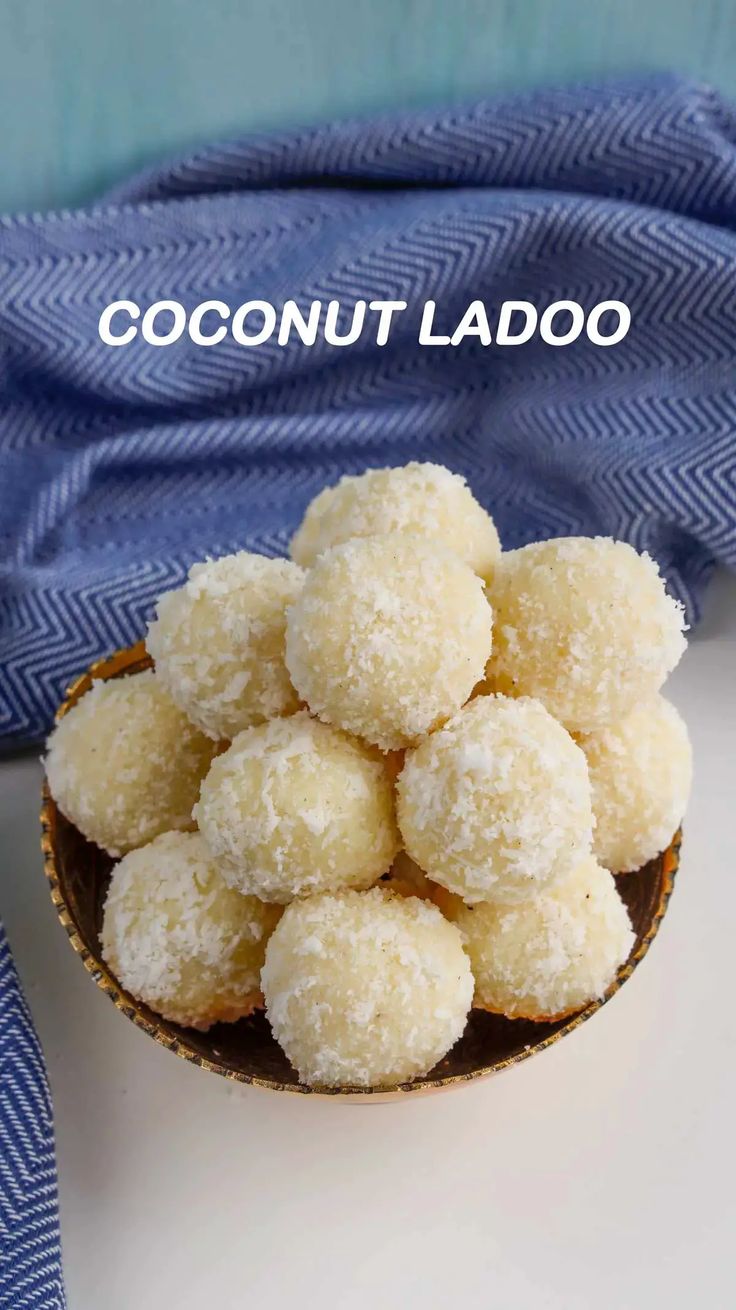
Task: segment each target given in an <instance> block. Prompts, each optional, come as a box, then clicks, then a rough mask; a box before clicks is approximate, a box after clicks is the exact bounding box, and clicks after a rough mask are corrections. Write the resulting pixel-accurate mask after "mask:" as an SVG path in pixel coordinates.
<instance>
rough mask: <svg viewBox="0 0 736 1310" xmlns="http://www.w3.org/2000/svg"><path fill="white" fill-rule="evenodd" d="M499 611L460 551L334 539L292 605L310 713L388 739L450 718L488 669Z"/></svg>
mask: <svg viewBox="0 0 736 1310" xmlns="http://www.w3.org/2000/svg"><path fill="white" fill-rule="evenodd" d="M492 624H493V615H492V612H491V608H490V606H489V604H488V603H487V601H486V599H485V596H484V594H483V584H482V582H481V580H480V578H478V577H477V576H476V575H475V574H474V573H473V571H472V569H471V568H469V566H468V565H467V564H464V563H463V562H462V560H460V559H458V557H457V556H456V555H453V554H452V553H451V552H449V551H447V550H445V549H444V548H439V547H436V546H432V545H430V544H429V543H428V542H427V541H424V540H423V539H422V538H421V537H417V536H411V535H409V534H407V535H405V536H401V535H398V534H396V533H395V534H394V535H393V536H387V537H366V538H363V539H357V540H355V541H350V542H347V543H346V544H345V545H342V546H335V547H333V548H332V549H330V550H328V551H326V552H325V553H324V555H321V556H320V557H319V559H318V560H317V562H316V564H315V565H314V568H313V569H312V570H311V572H310V573H309V574H308V575H307V579H306V582H305V584H304V588H303V590H302V592H301V594H300V595H299V597H298V599H297V600H296V601H295V602H294V604H293V605H292V606H291V608H290V610H289V615H288V624H287V634H286V663H287V666H288V668H289V672H290V673H291V677H292V681H293V683H294V686H295V687H296V688H297V691H298V692H299V694H300V696H302V697H303V698H304V700H306V702H307V704H308V705H309V707H310V709H311V710H312V712H313V713H315V714H317V715H318V716H319V718H321V719H324V720H325V721H326V722H328V723H334V724H335V725H337V726H338V727H341V728H344V729H345V730H346V731H348V732H352V733H355V735H356V736H359V737H364V738H365V739H366V740H367V741H370V742H374V743H375V744H376V745H378V746H380V747H381V748H382V749H383V750H394V749H398V748H401V747H403V746H406V745H409V744H411V743H412V742H414V741H416V740H417V738H419V737H421V736H422V735H423V734H424V733H425V732H429V731H430V730H431V729H432V728H434V727H436V726H437V725H438V724H439V723H442V722H444V720H445V719H447V718H449V716H450V715H451V714H453V713H454V712H455V711H456V710H457V709H459V708H460V706H461V705H462V704H463V703H464V702H465V701H466V700H467V698H468V696H469V695H470V693H471V691H472V690H473V687H474V686H475V684H476V682H478V681H479V679H480V678H481V677H482V675H483V670H484V666H485V661H486V660H487V658H488V656H489V654H490V650H491V628H492Z"/></svg>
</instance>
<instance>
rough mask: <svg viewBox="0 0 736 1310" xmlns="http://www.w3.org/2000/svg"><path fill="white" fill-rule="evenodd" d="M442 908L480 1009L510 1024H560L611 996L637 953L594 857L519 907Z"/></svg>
mask: <svg viewBox="0 0 736 1310" xmlns="http://www.w3.org/2000/svg"><path fill="white" fill-rule="evenodd" d="M443 908H444V909H445V912H446V913H447V914H449V916H450V917H451V919H452V920H453V921H454V923H456V924H457V926H458V928H459V929H460V931H461V933H462V937H463V942H464V945H465V949H466V951H467V953H468V955H469V957H470V964H471V968H472V970H473V975H474V977H475V1004H476V1005H477V1006H479V1007H481V1008H482V1009H487V1010H492V1011H494V1012H495V1013H496V1014H505V1015H506V1016H507V1018H509V1019H536V1020H542V1019H547V1020H551V1019H558V1018H561V1017H562V1016H563V1015H566V1014H569V1013H571V1012H573V1011H575V1010H579V1009H580V1008H581V1007H582V1006H584V1005H587V1004H588V1002H589V1001H594V1000H597V999H599V998H601V997H602V996H604V995H605V993H606V991H607V990H608V988H609V987H610V985H611V983H612V982H613V980H614V978H615V976H616V973H617V971H618V969H619V968H620V966H621V965H622V964H624V963H625V962H626V960H627V959H628V957H629V955H630V953H631V949H632V947H633V945H634V933H633V931H632V929H631V924H630V921H629V916H628V912H627V910H626V906H625V905H624V903H623V901H622V900H621V898H620V896H619V894H618V891H617V889H616V883H615V881H614V879H613V877H612V876H611V874H610V873H609V872H608V870H607V869H603V868H601V866H600V865H599V864H597V863H596V861H595V858H594V857H593V856H592V855H589V856H586V858H585V859H584V860H583V861H582V862H581V863H580V864H578V866H577V868H576V869H575V870H574V872H573V873H571V874H569V875H568V876H567V878H565V879H563V880H562V881H561V882H558V883H555V884H554V886H551V887H547V888H545V889H544V890H543V891H541V892H539V893H537V894H536V895H535V896H533V897H530V898H529V900H526V901H520V902H519V903H518V904H517V905H500V904H490V903H486V904H483V905H475V906H472V907H471V906H469V905H464V904H463V902H462V901H461V900H460V899H459V898H458V897H452V898H448V900H447V901H446V902H445V903H444V905H443Z"/></svg>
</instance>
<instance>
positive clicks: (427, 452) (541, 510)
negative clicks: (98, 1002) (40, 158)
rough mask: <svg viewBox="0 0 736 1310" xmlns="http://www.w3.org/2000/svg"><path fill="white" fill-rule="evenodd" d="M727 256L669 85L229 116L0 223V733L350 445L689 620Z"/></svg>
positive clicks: (698, 577) (48, 1196)
mask: <svg viewBox="0 0 736 1310" xmlns="http://www.w3.org/2000/svg"><path fill="white" fill-rule="evenodd" d="M734 267H736V113H735V112H734V109H733V108H732V107H731V106H730V105H728V104H726V103H724V101H723V100H722V99H721V98H720V97H719V96H717V95H716V94H715V93H713V92H712V91H710V90H708V89H706V88H704V87H701V86H695V85H690V84H688V83H683V82H680V81H678V80H676V79H672V78H656V79H653V80H647V81H632V82H623V83H615V84H608V85H604V86H593V87H581V88H577V89H574V90H570V91H552V92H547V93H541V94H531V95H524V96H519V97H513V98H508V99H504V100H494V101H485V102H481V103H479V104H475V105H470V106H467V107H464V108H453V109H451V110H445V111H441V112H429V113H422V114H412V115H407V116H402V117H395V116H392V117H386V118H381V119H377V120H373V121H368V122H353V123H348V124H342V125H333V126H325V127H322V128H318V129H316V130H312V131H302V132H295V133H287V134H282V135H273V136H259V137H248V138H246V139H245V140H242V141H235V142H230V143H226V144H224V145H215V146H211V147H208V148H206V149H203V150H201V151H199V152H197V153H196V154H193V155H190V156H189V157H187V158H185V159H181V160H179V161H177V162H175V163H173V164H170V165H168V166H166V167H163V168H161V169H157V170H155V171H153V172H149V173H147V174H145V175H144V176H142V177H140V178H138V179H137V180H136V181H134V182H133V183H131V184H129V185H127V186H125V187H121V188H119V189H118V190H117V192H115V193H114V194H113V195H111V196H109V197H108V198H107V200H106V201H104V202H103V203H102V204H100V205H98V206H95V207H94V208H92V209H89V210H85V211H78V212H74V213H62V214H53V215H47V216H32V217H25V218H15V219H6V220H4V221H2V222H0V459H1V461H2V463H1V466H0V469H1V472H0V543H1V546H0V551H1V554H0V587H1V591H0V739H1V740H2V741H4V742H5V743H6V745H9V744H11V743H14V742H25V741H29V740H34V739H39V738H41V737H42V736H43V735H44V733H45V732H46V730H47V728H48V726H49V724H50V721H51V717H52V712H53V708H54V706H55V704H56V703H57V701H58V699H59V696H60V693H61V690H62V688H63V686H64V684H65V683H66V682H67V681H68V680H69V679H70V678H71V677H72V676H73V675H74V674H76V673H77V672H78V671H79V670H81V669H83V668H84V667H85V666H86V665H87V664H88V663H89V662H90V661H91V660H92V659H94V658H95V657H97V656H99V655H101V654H103V653H104V652H106V651H109V650H110V649H112V648H113V647H116V646H120V645H124V644H126V643H128V642H130V641H132V640H134V639H136V638H138V637H139V636H140V635H141V634H142V632H143V629H144V623H145V619H146V617H147V615H148V614H149V612H150V610H151V605H152V602H153V600H154V598H155V596H156V595H157V594H158V593H159V592H160V591H161V590H163V589H164V588H165V587H169V586H171V585H172V584H176V583H177V582H178V581H179V580H180V579H181V578H182V577H183V575H184V572H185V570H186V568H187V566H188V565H189V563H190V562H191V561H192V560H193V559H195V558H199V557H201V556H203V555H204V554H207V553H209V554H212V555H218V554H223V553H225V552H227V551H231V550H235V549H238V548H244V547H245V548H254V549H257V550H261V551H265V552H270V553H279V552H282V551H283V550H284V548H285V545H286V542H287V539H288V537H289V535H290V533H291V531H292V530H293V528H294V526H295V524H296V522H297V521H298V519H299V517H300V515H301V512H302V510H303V508H304V506H305V504H306V503H307V501H308V500H309V499H310V498H311V496H312V495H314V493H315V492H316V491H317V490H318V489H319V488H320V487H321V486H322V485H323V484H324V483H325V482H326V481H329V480H331V479H335V478H336V477H337V476H338V475H339V474H340V473H342V472H345V471H352V472H355V471H359V470H361V469H363V468H365V467H367V466H369V465H377V464H378V465H381V464H391V463H401V462H404V461H406V460H408V459H410V458H419V459H430V460H434V461H437V462H440V463H445V464H448V465H449V466H450V467H452V468H454V469H457V470H458V471H460V472H462V473H464V474H465V475H466V476H467V477H468V478H469V481H470V483H471V485H472V488H473V490H474V491H475V493H476V495H477V496H478V497H479V498H480V499H481V501H483V503H484V504H486V505H487V506H488V507H489V508H490V509H491V510H492V512H493V514H494V517H495V518H496V521H497V523H498V525H499V529H500V532H501V536H502V539H503V541H504V543H505V544H506V545H507V546H510V545H516V544H520V543H522V542H525V541H528V540H530V539H532V538H535V537H543V536H551V535H559V534H566V533H610V534H612V535H614V536H617V537H623V538H626V539H628V540H629V541H631V542H633V543H634V544H635V545H636V546H637V547H639V548H647V549H649V550H650V551H651V552H652V553H653V554H654V555H655V556H657V557H658V559H659V560H660V562H661V564H662V565H663V567H664V568H665V570H666V572H667V574H668V576H669V579H670V582H671V585H672V587H673V589H674V590H675V592H676V593H677V594H678V595H680V596H681V597H682V598H683V599H684V600H685V602H686V604H687V606H688V611H689V615H690V617H691V619H692V618H695V617H697V614H698V609H699V604H700V599H701V596H702V590H703V586H704V583H705V580H706V579H707V577H708V574H709V572H710V570H711V568H712V566H713V564H714V562H715V561H717V560H719V561H721V562H723V563H726V564H729V565H731V566H733V565H735V564H736V438H735V436H734V430H735V428H736V296H734ZM121 298H125V299H130V300H134V301H136V302H138V303H139V304H141V305H147V304H150V303H151V302H152V301H155V300H159V299H174V300H178V301H181V302H182V303H183V304H184V305H185V306H187V307H193V306H194V305H196V304H197V303H199V302H200V301H202V300H206V299H210V298H216V299H219V300H224V301H225V302H226V303H227V304H229V305H231V306H233V307H235V306H237V305H238V304H240V303H242V302H243V301H246V300H251V299H262V300H266V301H269V302H271V303H274V304H279V303H282V302H283V301H284V300H286V299H295V300H297V301H298V302H299V304H300V305H303V306H307V305H308V304H309V303H310V302H311V301H312V300H317V299H318V300H322V301H328V300H330V299H333V298H334V299H338V300H340V301H341V302H342V304H343V305H344V306H345V307H347V308H348V309H349V308H350V307H351V306H352V305H353V304H354V303H355V301H356V300H358V299H361V298H363V299H368V300H370V299H381V300H405V301H407V302H408V304H409V310H407V312H406V314H404V315H402V317H401V319H400V320H397V325H396V327H395V329H394V331H393V333H392V335H391V338H390V341H389V344H388V345H387V346H386V347H385V348H378V347H377V346H376V345H375V344H374V343H373V344H371V343H368V342H366V343H363V342H361V343H360V344H357V345H355V346H353V347H351V348H349V349H338V348H335V347H330V346H327V345H325V344H324V343H322V344H318V345H316V346H315V347H313V348H307V347H305V346H303V345H302V344H301V343H299V342H297V341H292V342H291V343H290V344H289V345H288V346H287V347H284V348H281V347H279V346H278V345H277V344H275V343H274V342H268V343H266V344H264V345H263V346H260V347H258V348H254V349H247V348H243V347H242V346H239V345H237V344H235V343H234V342H233V341H232V339H229V338H228V339H226V340H225V341H223V342H222V343H221V344H220V345H219V346H217V347H215V348H212V349H208V350H203V349H202V348H201V347H197V346H195V345H193V344H192V342H191V341H190V340H189V339H188V338H187V337H182V338H181V339H180V340H179V341H178V342H177V343H176V344H175V345H172V346H171V347H168V348H166V349H161V350H156V349H152V348H151V347H150V346H148V345H146V343H145V342H143V341H141V340H140V339H138V340H136V341H135V342H134V343H133V344H132V345H131V346H129V347H126V348H124V349H119V350H111V349H110V348H109V347H105V346H103V345H102V344H101V342H100V340H99V338H98V334H97V321H98V317H99V314H100V311H101V310H102V308H103V307H104V306H105V305H106V304H107V303H108V302H110V301H112V300H116V299H121ZM427 299H433V300H435V301H437V302H438V306H439V311H438V312H439V314H440V315H441V316H442V317H443V319H445V320H446V321H447V322H449V323H451V324H453V325H454V324H455V323H456V322H457V321H458V319H459V317H460V316H461V314H462V312H463V311H464V310H465V308H466V307H467V305H468V304H469V303H470V301H472V300H476V299H482V300H484V301H486V302H488V304H489V305H491V306H498V305H499V304H500V302H502V301H503V300H504V299H524V300H530V301H532V302H533V303H534V304H535V305H537V306H539V307H540V308H541V307H544V306H546V305H548V304H549V303H551V302H552V301H556V300H574V301H578V302H579V303H581V304H582V305H583V306H584V307H586V308H587V309H590V308H591V307H592V306H594V305H595V304H597V303H598V302H600V301H603V300H611V299H614V300H623V301H624V302H626V303H627V304H628V305H629V306H630V308H631V313H632V326H631V330H630V332H629V333H628V335H627V337H626V338H625V340H624V341H623V342H621V344H620V345H618V346H616V347H612V348H610V349H601V348H598V347H595V346H594V345H592V344H591V343H590V342H588V341H587V340H586V339H580V340H578V341H577V342H575V343H574V344H573V345H571V346H568V347H565V348H563V349H555V348H554V347H552V346H549V345H545V344H544V343H543V342H541V341H540V340H539V339H538V338H535V339H534V340H533V341H530V342H529V343H528V344H527V345H525V346H520V347H518V348H514V349H511V348H505V349H504V348H500V347H497V346H491V347H484V346H482V345H481V344H479V343H478V342H471V341H465V342H464V343H463V344H462V345H461V346H459V347H458V348H457V349H445V350H441V351H437V350H431V349H426V348H422V347H420V346H418V344H417V322H418V315H419V313H420V311H421V306H422V304H423V303H424V301H425V300H427ZM7 967H8V966H7V965H6V976H5V980H4V982H3V983H2V984H1V985H2V988H3V1004H4V1006H5V1012H6V1013H9V1014H10V1015H11V1022H10V1026H8V1020H7V1019H6V1018H4V1019H3V1025H4V1026H3V1027H1V1028H0V1041H2V1049H3V1052H4V1053H5V1054H4V1057H3V1058H4V1059H5V1060H7V1062H8V1063H7V1068H8V1069H10V1070H11V1073H12V1071H13V1070H14V1071H15V1073H14V1075H13V1076H14V1077H15V1078H16V1079H18V1080H20V1081H19V1083H18V1085H19V1086H22V1085H24V1083H23V1080H24V1079H26V1084H25V1085H27V1086H28V1087H29V1088H30V1087H31V1086H33V1087H34V1088H35V1092H34V1094H33V1095H31V1094H30V1092H29V1093H27V1094H26V1098H25V1106H24V1105H23V1104H22V1103H18V1106H17V1107H16V1108H15V1109H14V1110H13V1109H12V1103H8V1102H3V1103H2V1109H1V1110H0V1150H1V1151H3V1152H4V1153H5V1159H6V1161H7V1163H4V1165H3V1168H4V1170H5V1173H6V1175H7V1180H8V1183H9V1184H10V1191H9V1192H8V1195H10V1196H11V1197H12V1196H13V1195H15V1194H17V1195H19V1196H26V1197H27V1198H29V1200H28V1204H27V1206H26V1207H25V1208H23V1207H20V1208H19V1209H18V1210H17V1212H13V1213H14V1214H15V1216H16V1219H15V1222H14V1223H12V1224H11V1225H10V1233H9V1237H8V1238H6V1252H5V1265H4V1270H7V1269H9V1268H11V1267H12V1266H13V1265H15V1267H16V1268H17V1271H18V1280H19V1281H18V1287H19V1288H20V1289H22V1288H23V1287H27V1288H28V1289H30V1288H32V1287H35V1286H38V1287H39V1288H40V1287H41V1286H42V1283H43V1279H44V1278H45V1277H46V1276H47V1275H46V1274H45V1273H44V1271H45V1270H48V1269H49V1268H50V1267H51V1265H52V1264H53V1261H54V1259H55V1258H56V1256H55V1255H54V1251H55V1250H56V1252H57V1255H58V1250H57V1248H56V1247H55V1242H56V1229H55V1227H54V1224H53V1222H51V1220H50V1219H49V1213H50V1211H49V1206H51V1207H52V1206H53V1189H52V1188H51V1187H50V1184H49V1178H50V1175H49V1160H50V1155H49V1154H48V1151H50V1149H51V1148H50V1141H51V1138H50V1126H49V1119H48V1114H47V1111H48V1102H47V1100H46V1090H45V1084H44V1082H43V1073H42V1069H41V1066H40V1064H39V1061H38V1054H37V1047H36V1046H35V1041H34V1039H33V1038H32V1035H31V1032H30V1028H29V1026H28V1022H27V1015H26V1014H25V1012H24V1011H23V1009H22V1008H21V1007H20V1003H19V1002H18V1001H17V1000H15V1001H14V1000H13V996H14V995H15V992H14V984H13V980H12V976H11V975H10V974H9V973H8V972H7ZM8 998H10V999H8ZM13 1015H15V1016H16V1018H15V1021H14V1022H13V1020H12V1016H13ZM24 1052H25V1054H24ZM24 1061H27V1065H26V1070H27V1071H25V1072H24ZM4 1067H5V1066H4ZM9 1086H11V1089H12V1083H11V1084H9ZM11 1095H12V1092H11ZM7 1104H11V1109H10V1111H9V1110H8V1109H7V1108H6V1105H7ZM39 1124H41V1127H40V1128H39V1126H38V1125H39ZM24 1134H25V1135H26V1136H25V1140H27V1141H30V1142H34V1143H38V1144H39V1150H38V1152H37V1154H36V1155H35V1156H32V1154H29V1155H27V1156H22V1155H19V1152H22V1142H23V1141H24ZM19 1143H21V1145H19ZM41 1145H43V1150H41V1149H40V1148H41ZM34 1150H35V1148H34ZM36 1164H37V1165H38V1171H37V1185H38V1191H37V1200H36V1201H35V1202H34V1201H33V1177H34V1171H35V1165H36ZM14 1179H17V1182H15V1183H14ZM14 1186H15V1187H16V1189H17V1188H20V1191H19V1192H17V1193H16V1192H14V1191H13V1187H14ZM12 1217H13V1216H12V1215H11V1218H12ZM34 1252H35V1255H36V1258H37V1261H38V1264H37V1273H36V1276H37V1280H38V1281H37V1284H34V1283H32V1282H31V1281H29V1282H28V1283H27V1284H23V1283H22V1281H21V1280H22V1279H23V1278H28V1279H29V1280H30V1279H31V1277H32V1272H33V1271H32V1269H31V1263H30V1262H31V1261H32V1258H33V1254H34ZM24 1271H25V1272H24ZM54 1277H55V1275H53V1276H51V1281H50V1282H49V1283H48V1284H47V1286H48V1289H49V1290H48V1292H46V1293H43V1292H39V1293H38V1295H37V1297H36V1299H35V1300H33V1299H30V1298H31V1292H28V1293H26V1292H25V1291H22V1290H21V1291H19V1292H18V1294H17V1297H16V1299H15V1300H14V1299H13V1294H12V1293H11V1294H10V1300H8V1299H7V1296H8V1294H7V1292H6V1291H5V1288H6V1284H5V1283H3V1284H2V1287H3V1294H4V1295H5V1296H6V1300H5V1302H4V1303H3V1310H4V1307H5V1306H12V1307H13V1310H15V1308H16V1307H21V1306H26V1305H28V1306H31V1305H33V1306H37V1305H38V1306H41V1305H44V1306H45V1305H55V1304H57V1302H55V1301H54V1300H53V1296H54V1295H56V1293H55V1291H54V1287H55V1286H56V1284H55V1283H54ZM33 1295H35V1293H33ZM44 1295H45V1296H46V1297H47V1299H46V1300H44V1299H43V1297H44ZM24 1296H25V1299H23V1297H24Z"/></svg>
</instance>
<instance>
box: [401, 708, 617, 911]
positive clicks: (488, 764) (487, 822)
mask: <svg viewBox="0 0 736 1310" xmlns="http://www.w3.org/2000/svg"><path fill="white" fill-rule="evenodd" d="M397 793H398V819H399V827H400V830H401V835H402V838H403V841H404V845H405V847H406V849H407V851H408V853H409V855H410V856H411V857H412V859H414V860H416V862H417V864H419V865H420V867H421V868H422V869H424V871H425V873H426V874H428V876H429V877H430V878H431V879H433V880H434V881H435V882H438V883H440V884H441V885H442V886H443V887H446V888H447V889H448V890H449V891H452V892H456V893H457V894H458V895H459V896H461V897H462V898H463V900H465V901H467V902H468V903H469V904H474V903H475V902H477V901H488V900H502V901H511V900H520V899H523V898H525V897H527V896H529V895H531V894H532V893H534V892H535V891H536V890H537V889H539V888H543V887H544V886H545V885H547V884H548V883H551V882H554V881H555V880H556V879H559V878H561V877H564V876H565V875H566V874H567V873H569V871H570V869H572V868H573V867H574V866H575V864H576V863H578V862H579V861H580V860H581V859H582V858H583V856H584V855H585V854H586V852H588V851H589V850H590V843H591V837H592V831H591V830H592V823H593V819H592V811H591V801H590V785H589V782H588V770H587V766H586V762H585V756H584V754H583V752H582V751H581V749H580V747H579V746H576V745H575V742H574V741H573V740H572V738H571V737H570V735H569V733H567V732H566V731H565V729H564V728H563V727H561V725H560V724H559V723H557V721H556V720H555V719H553V718H552V716H551V714H549V713H548V712H547V710H545V708H544V706H543V705H542V704H541V703H540V702H539V701H536V700H531V699H529V698H521V699H519V700H511V699H509V698H507V697H505V696H479V697H477V699H475V700H473V701H471V702H470V704H468V705H466V706H465V707H464V709H462V710H460V711H459V713H458V714H456V715H455V716H454V718H452V719H450V721H449V723H447V724H445V726H444V728H441V729H440V730H439V731H438V732H435V733H433V734H432V736H431V737H427V738H426V739H425V740H424V741H423V742H421V743H420V745H419V746H417V747H416V749H415V750H413V751H409V752H407V756H406V761H405V764H404V768H403V770H402V772H401V774H400V775H399V780H398V788H397Z"/></svg>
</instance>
